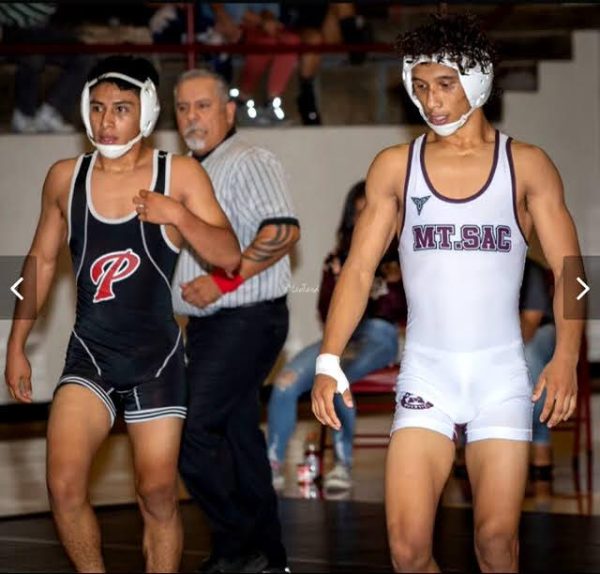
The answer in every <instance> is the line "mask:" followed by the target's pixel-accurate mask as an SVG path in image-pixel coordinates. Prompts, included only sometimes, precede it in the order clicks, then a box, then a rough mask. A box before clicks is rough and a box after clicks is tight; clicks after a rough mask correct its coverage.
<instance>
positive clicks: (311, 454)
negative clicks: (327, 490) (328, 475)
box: [304, 434, 321, 481]
mask: <svg viewBox="0 0 600 574" xmlns="http://www.w3.org/2000/svg"><path fill="white" fill-rule="evenodd" d="M304 464H305V466H306V468H307V469H308V471H307V472H308V475H309V476H310V480H311V481H315V480H317V479H318V478H320V476H321V461H320V459H319V454H318V448H317V441H316V436H315V435H314V434H310V435H308V437H307V439H306V443H305V445H304Z"/></svg>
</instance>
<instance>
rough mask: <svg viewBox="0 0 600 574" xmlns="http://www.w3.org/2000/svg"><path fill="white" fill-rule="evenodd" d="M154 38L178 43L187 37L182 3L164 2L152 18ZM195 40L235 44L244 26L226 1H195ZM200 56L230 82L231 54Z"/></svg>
mask: <svg viewBox="0 0 600 574" xmlns="http://www.w3.org/2000/svg"><path fill="white" fill-rule="evenodd" d="M149 25H150V31H151V33H152V40H153V41H154V42H155V43H157V44H176V43H181V42H185V41H186V40H187V11H186V10H185V9H184V7H183V6H182V5H181V4H164V5H162V6H160V7H159V8H158V9H157V10H156V11H155V12H154V14H153V15H152V17H151V18H150V23H149ZM194 34H195V40H196V41H197V42H200V43H202V44H208V45H213V46H218V45H220V44H236V43H237V42H238V41H239V40H240V37H241V30H240V28H239V26H238V25H237V24H235V22H233V21H232V20H231V18H230V16H229V15H228V14H227V12H226V10H225V8H224V6H223V4H217V3H210V4H209V3H207V2H195V3H194ZM199 59H200V60H201V62H202V63H204V64H205V65H206V66H207V67H209V68H210V69H212V70H213V72H215V73H217V74H219V75H220V76H222V77H223V79H224V80H225V82H227V83H228V84H231V82H232V80H233V65H232V57H231V54H227V53H224V52H223V53H214V54H201V55H200V56H199Z"/></svg>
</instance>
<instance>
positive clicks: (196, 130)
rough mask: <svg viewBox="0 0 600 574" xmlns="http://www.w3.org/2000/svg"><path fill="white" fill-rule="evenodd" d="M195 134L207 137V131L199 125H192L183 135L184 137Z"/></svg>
mask: <svg viewBox="0 0 600 574" xmlns="http://www.w3.org/2000/svg"><path fill="white" fill-rule="evenodd" d="M193 133H199V134H200V135H205V134H206V130H205V129H203V128H201V127H200V126H199V125H197V124H192V125H191V126H188V127H187V128H185V130H184V132H183V135H184V136H189V135H190V134H193Z"/></svg>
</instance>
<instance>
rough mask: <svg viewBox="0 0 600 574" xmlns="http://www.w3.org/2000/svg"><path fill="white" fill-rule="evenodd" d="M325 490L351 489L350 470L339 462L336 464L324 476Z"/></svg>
mask: <svg viewBox="0 0 600 574" xmlns="http://www.w3.org/2000/svg"><path fill="white" fill-rule="evenodd" d="M323 486H324V487H325V490H348V489H349V488H352V476H351V474H350V469H349V468H348V467H347V466H346V465H345V464H342V463H341V462H336V463H335V466H334V467H333V469H332V470H330V471H329V472H328V473H327V474H326V475H325V480H324V482H323Z"/></svg>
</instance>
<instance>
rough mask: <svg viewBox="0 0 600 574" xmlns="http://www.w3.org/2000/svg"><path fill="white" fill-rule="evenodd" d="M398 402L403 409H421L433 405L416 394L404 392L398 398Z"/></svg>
mask: <svg viewBox="0 0 600 574" xmlns="http://www.w3.org/2000/svg"><path fill="white" fill-rule="evenodd" d="M400 404H401V405H402V406H403V407H404V408H405V409H413V410H419V411H421V410H423V409H430V408H431V407H432V406H433V404H431V403H430V402H429V401H426V400H425V399H423V398H421V397H419V396H417V395H413V394H412V393H404V394H403V395H402V398H401V399H400Z"/></svg>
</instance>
